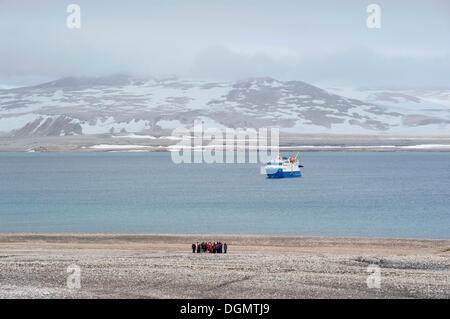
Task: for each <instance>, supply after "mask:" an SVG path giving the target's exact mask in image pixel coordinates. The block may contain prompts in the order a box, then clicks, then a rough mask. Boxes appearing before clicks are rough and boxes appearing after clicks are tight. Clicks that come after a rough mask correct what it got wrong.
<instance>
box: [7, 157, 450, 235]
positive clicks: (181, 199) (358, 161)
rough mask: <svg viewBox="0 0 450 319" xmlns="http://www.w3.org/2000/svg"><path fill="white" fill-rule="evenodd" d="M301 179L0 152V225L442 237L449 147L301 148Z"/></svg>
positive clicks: (255, 168)
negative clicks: (406, 149) (422, 149)
mask: <svg viewBox="0 0 450 319" xmlns="http://www.w3.org/2000/svg"><path fill="white" fill-rule="evenodd" d="M301 162H302V164H303V165H304V166H305V168H304V170H303V175H304V176H303V177H302V178H292V179H278V180H277V179H266V178H265V177H264V176H263V175H260V173H259V172H260V170H259V168H260V165H259V164H213V165H207V164H180V165H176V164H173V163H172V161H171V160H170V154H169V153H0V232H108V233H109V232H111V233H233V234H256V233H258V234H286V235H338V236H382V237H427V238H450V153H338V152H337V153H335V152H317V153H314V152H310V153H302V154H301Z"/></svg>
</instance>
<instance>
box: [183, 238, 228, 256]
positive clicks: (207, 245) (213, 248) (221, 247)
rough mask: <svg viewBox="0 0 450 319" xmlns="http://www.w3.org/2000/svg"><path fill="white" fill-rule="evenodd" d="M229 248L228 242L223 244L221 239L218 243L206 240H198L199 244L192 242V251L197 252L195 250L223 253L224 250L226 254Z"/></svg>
mask: <svg viewBox="0 0 450 319" xmlns="http://www.w3.org/2000/svg"><path fill="white" fill-rule="evenodd" d="M227 250H228V245H227V243H223V244H222V243H221V242H220V241H219V242H217V243H216V242H214V243H211V242H205V241H204V242H202V243H199V242H197V244H195V243H193V244H192V253H195V252H197V253H206V252H209V253H212V254H215V253H218V254H221V253H222V251H223V252H224V253H225V254H226V253H227Z"/></svg>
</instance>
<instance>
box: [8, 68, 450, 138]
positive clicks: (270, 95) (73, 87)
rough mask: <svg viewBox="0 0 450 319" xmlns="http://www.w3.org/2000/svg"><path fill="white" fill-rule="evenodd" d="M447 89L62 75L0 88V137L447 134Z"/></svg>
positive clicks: (449, 117)
mask: <svg viewBox="0 0 450 319" xmlns="http://www.w3.org/2000/svg"><path fill="white" fill-rule="evenodd" d="M449 99H450V91H442V90H441V91H414V92H412V91H411V92H410V91H407V92H405V91H401V92H400V91H382V90H349V89H343V88H327V89H326V90H324V89H321V88H319V87H316V86H313V85H310V84H307V83H305V82H301V81H278V80H275V79H272V78H251V79H245V80H241V81H236V82H210V81H193V80H181V79H176V78H172V79H163V80H155V79H138V78H132V77H129V76H125V75H114V76H108V77H98V78H74V77H70V78H63V79H60V80H56V81H52V82H48V83H44V84H41V85H37V86H33V87H24V88H15V89H9V90H0V134H1V135H3V136H64V135H87V134H103V133H119V132H134V133H139V132H156V131H162V130H171V129H173V128H176V127H180V126H184V127H187V128H189V127H192V125H193V123H194V120H195V119H201V120H203V122H204V126H206V127H218V128H224V127H233V128H238V127H240V128H250V127H251V128H260V127H279V128H280V130H281V131H282V132H288V133H302V134H307V133H356V134H357V133H381V132H386V133H432V134H446V133H447V134H448V133H450V102H449Z"/></svg>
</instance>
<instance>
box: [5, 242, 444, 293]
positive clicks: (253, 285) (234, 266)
mask: <svg viewBox="0 0 450 319" xmlns="http://www.w3.org/2000/svg"><path fill="white" fill-rule="evenodd" d="M198 240H211V241H214V240H221V241H224V242H227V243H228V244H229V251H228V253H227V254H208V253H204V254H202V253H201V254H193V253H192V251H191V247H190V246H191V244H192V242H196V241H198ZM71 266H72V267H74V266H75V267H79V271H80V288H79V289H78V288H76V287H75V288H74V287H69V286H68V280H69V279H70V276H71V275H74V272H73V268H70V267H71ZM369 266H370V267H372V268H373V267H375V268H377V267H378V269H379V270H380V287H379V288H376V287H369V286H368V280H370V279H368V278H369V276H370V275H371V270H370V269H372V268H368V267H369ZM68 267H69V268H68ZM449 275H450V240H445V239H443V240H438V239H393V238H344V237H291V236H258V235H164V234H159V235H125V234H124V235H110V234H0V298H450V282H449V278H450V276H449Z"/></svg>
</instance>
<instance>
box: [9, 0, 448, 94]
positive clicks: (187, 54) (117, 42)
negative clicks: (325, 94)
mask: <svg viewBox="0 0 450 319" xmlns="http://www.w3.org/2000/svg"><path fill="white" fill-rule="evenodd" d="M70 3H76V4H79V5H80V7H81V29H69V28H68V27H67V26H66V19H67V16H68V15H69V14H68V13H67V12H66V8H67V5H68V4H70ZM371 3H377V4H379V5H380V7H381V28H380V29H369V28H367V26H366V18H367V16H368V15H369V13H367V12H366V8H367V6H368V5H369V4H371ZM449 33H450V1H449V0H442V1H437V0H435V1H430V0H426V1H425V0H422V1H413V0H404V1H402V0H389V1H365V0H359V1H358V0H353V1H352V0H336V1H325V0H318V1H300V0H294V1H287V0H276V1H275V0H270V1H269V0H220V1H216V0H158V1H149V0H146V1H134V0H128V1H112V0H103V1H102V0H87V1H82V0H70V1H65V0H54V1H51V0H47V1H44V0H40V1H39V0H34V1H32V0H29V1H23V0H11V1H10V0H0V85H28V84H36V83H38V82H42V81H46V80H52V79H55V78H59V77H64V76H99V75H107V74H112V73H130V74H135V75H142V76H154V77H165V76H174V75H175V76H179V77H185V78H201V79H214V80H215V79H227V80H228V79H232V80H234V79H239V78H245V77H253V76H271V77H274V78H277V79H281V80H286V79H295V80H303V81H306V82H311V83H315V84H334V85H352V86H377V87H400V88H403V87H423V88H433V87H436V88H439V87H445V88H448V87H449V86H450V40H449V39H450V35H449Z"/></svg>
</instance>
